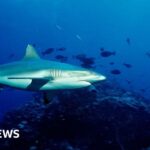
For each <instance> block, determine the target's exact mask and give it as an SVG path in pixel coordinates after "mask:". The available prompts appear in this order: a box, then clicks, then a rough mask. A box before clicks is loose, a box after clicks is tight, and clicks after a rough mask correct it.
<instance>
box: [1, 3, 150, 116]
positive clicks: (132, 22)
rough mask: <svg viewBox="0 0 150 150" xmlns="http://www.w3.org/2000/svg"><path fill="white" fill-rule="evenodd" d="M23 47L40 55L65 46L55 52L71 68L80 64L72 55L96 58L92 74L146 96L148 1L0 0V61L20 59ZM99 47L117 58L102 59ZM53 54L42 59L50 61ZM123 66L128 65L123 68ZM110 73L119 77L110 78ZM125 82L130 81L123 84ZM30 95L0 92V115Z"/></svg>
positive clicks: (149, 62)
mask: <svg viewBox="0 0 150 150" xmlns="http://www.w3.org/2000/svg"><path fill="white" fill-rule="evenodd" d="M127 38H130V40H131V44H130V45H129V44H128V43H127V42H126V39H127ZM28 43H31V44H35V45H36V48H37V51H38V52H39V54H41V52H42V51H43V50H45V49H47V48H49V47H53V48H59V47H66V48H67V50H66V51H64V52H59V54H63V55H65V56H67V57H68V58H69V60H68V63H71V64H77V65H79V62H78V61H77V60H74V59H72V56H73V55H77V54H80V53H85V54H86V55H87V56H90V57H95V61H96V63H95V65H96V68H95V70H96V71H97V72H100V73H103V74H104V75H106V76H107V80H109V81H111V82H114V84H116V83H118V84H119V86H121V87H122V88H125V89H127V90H130V91H134V92H136V93H138V94H141V95H142V96H144V97H146V98H148V99H149V97H150V94H149V91H150V89H149V88H150V84H149V83H150V79H149V78H150V69H149V68H150V67H149V66H150V58H149V57H148V56H147V55H146V52H150V2H149V0H82V1H81V0H13V1H12V0H1V1H0V63H1V64H3V63H7V62H11V61H14V60H19V59H21V58H22V57H23V55H24V53H25V48H26V45H27V44H28ZM101 47H104V48H105V49H107V50H110V51H115V52H116V55H115V56H112V57H109V58H103V57H101V56H100V48H101ZM56 54H57V53H53V54H52V55H47V56H46V57H45V58H46V59H50V60H54V57H53V56H55V55H56ZM110 62H115V64H114V65H113V66H111V65H110V64H109V63H110ZM123 63H130V64H132V66H133V67H132V68H130V69H128V68H126V67H124V66H123V65H122V64H123ZM112 69H119V70H121V72H122V73H121V74H120V75H112V74H110V70H112ZM127 80H129V81H132V83H131V84H130V85H128V83H127ZM141 89H146V91H145V92H142V91H141ZM31 97H32V93H30V92H25V91H20V90H16V89H13V90H10V89H8V90H5V91H3V92H1V93H0V112H1V115H2V114H3V113H4V112H6V111H8V110H10V109H12V108H15V107H18V106H20V105H21V104H23V103H26V102H28V101H29V100H31Z"/></svg>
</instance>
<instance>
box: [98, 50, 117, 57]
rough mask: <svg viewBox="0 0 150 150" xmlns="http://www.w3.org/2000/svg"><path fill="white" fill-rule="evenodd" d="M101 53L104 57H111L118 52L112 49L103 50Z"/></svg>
mask: <svg viewBox="0 0 150 150" xmlns="http://www.w3.org/2000/svg"><path fill="white" fill-rule="evenodd" d="M100 54H101V56H102V57H110V56H112V55H115V54H116V52H111V51H107V50H104V51H101V53H100Z"/></svg>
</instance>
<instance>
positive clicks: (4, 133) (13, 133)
mask: <svg viewBox="0 0 150 150" xmlns="http://www.w3.org/2000/svg"><path fill="white" fill-rule="evenodd" d="M19 132H20V131H19V130H17V129H12V130H4V129H3V130H2V129H0V139H3V138H4V139H7V138H8V139H18V138H19V137H20V133H19Z"/></svg>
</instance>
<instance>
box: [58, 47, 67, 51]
mask: <svg viewBox="0 0 150 150" xmlns="http://www.w3.org/2000/svg"><path fill="white" fill-rule="evenodd" d="M57 50H58V51H65V50H66V48H65V47H61V48H57Z"/></svg>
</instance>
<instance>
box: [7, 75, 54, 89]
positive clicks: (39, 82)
mask: <svg viewBox="0 0 150 150" xmlns="http://www.w3.org/2000/svg"><path fill="white" fill-rule="evenodd" d="M8 79H10V80H11V79H12V80H13V79H15V80H19V79H23V80H29V79H30V80H31V83H30V84H29V85H28V86H27V88H26V89H28V90H40V89H41V87H42V86H44V85H45V84H47V83H48V82H50V81H52V80H53V78H50V77H44V78H42V77H41V78H38V77H8Z"/></svg>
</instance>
